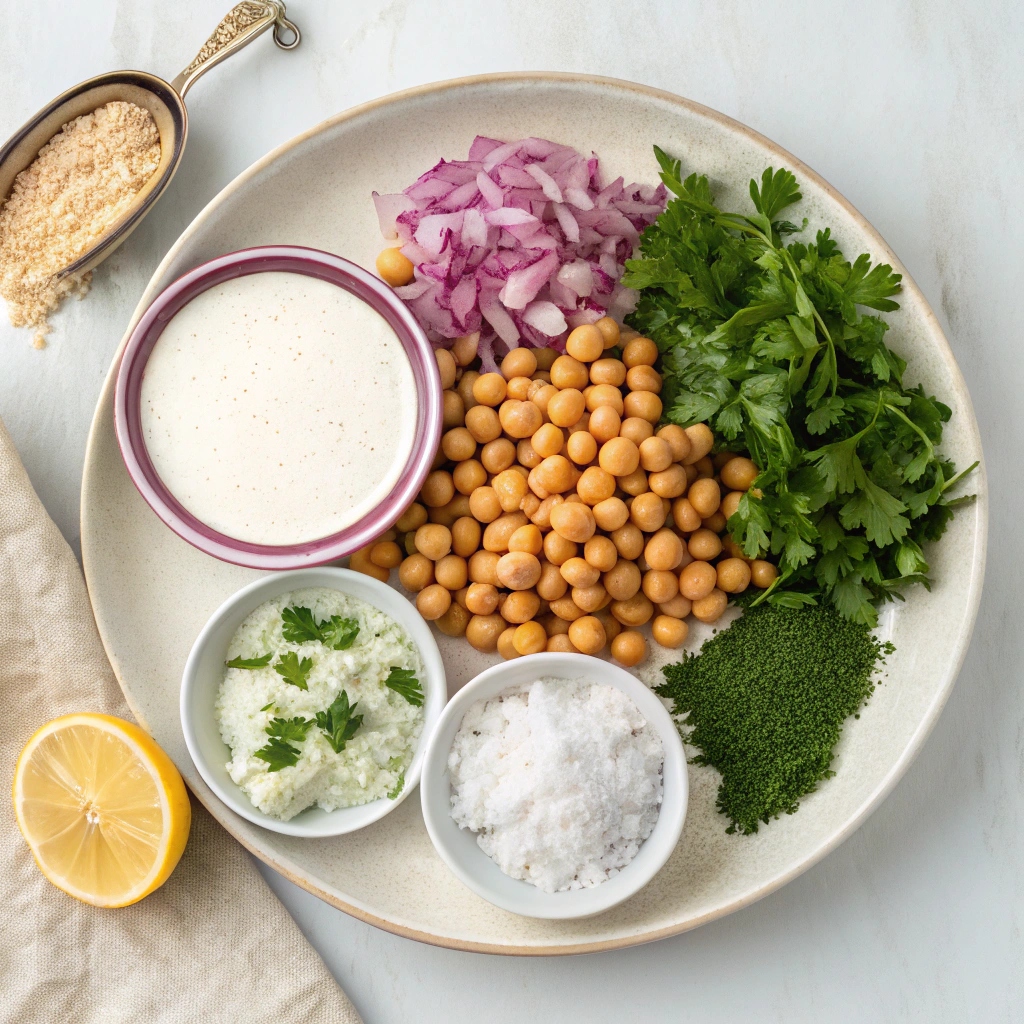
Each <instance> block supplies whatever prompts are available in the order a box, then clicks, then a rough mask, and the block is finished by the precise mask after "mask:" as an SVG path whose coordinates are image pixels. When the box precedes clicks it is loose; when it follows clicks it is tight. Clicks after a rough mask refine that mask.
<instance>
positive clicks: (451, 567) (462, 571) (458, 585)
mask: <svg viewBox="0 0 1024 1024" xmlns="http://www.w3.org/2000/svg"><path fill="white" fill-rule="evenodd" d="M468 574H469V570H468V568H467V565H466V560H465V558H462V557H461V556H460V555H445V556H444V558H439V559H438V560H437V562H436V563H435V565H434V579H435V580H437V582H438V583H440V584H441V586H442V587H444V588H445V589H446V590H461V589H462V588H463V587H464V586H465V585H466V581H467V579H468V578H469V575H468Z"/></svg>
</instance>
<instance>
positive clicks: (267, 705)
mask: <svg viewBox="0 0 1024 1024" xmlns="http://www.w3.org/2000/svg"><path fill="white" fill-rule="evenodd" d="M273 706H274V702H273V701H271V702H270V703H269V704H264V705H263V707H261V708H260V711H269V710H270V709H271V708H272V707H273Z"/></svg>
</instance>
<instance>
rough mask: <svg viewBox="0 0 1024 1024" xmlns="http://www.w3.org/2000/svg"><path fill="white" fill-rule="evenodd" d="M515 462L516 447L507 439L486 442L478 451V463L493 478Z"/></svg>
mask: <svg viewBox="0 0 1024 1024" xmlns="http://www.w3.org/2000/svg"><path fill="white" fill-rule="evenodd" d="M515 461H516V446H515V445H514V444H513V443H512V442H511V441H510V440H509V439H508V438H507V437H499V438H496V439H495V440H494V441H488V442H487V444H485V445H484V446H483V448H481V449H480V462H481V463H482V464H483V467H484V469H486V470H487V472H488V473H492V474H494V475H495V476H496V475H497V474H498V473H501V472H503V471H504V470H506V469H508V468H509V466H511V465H512V464H513V463H514V462H515Z"/></svg>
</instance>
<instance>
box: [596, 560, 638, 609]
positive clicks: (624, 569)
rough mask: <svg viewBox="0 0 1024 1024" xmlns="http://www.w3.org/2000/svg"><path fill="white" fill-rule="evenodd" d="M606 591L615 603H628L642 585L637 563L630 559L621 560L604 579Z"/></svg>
mask: <svg viewBox="0 0 1024 1024" xmlns="http://www.w3.org/2000/svg"><path fill="white" fill-rule="evenodd" d="M602 582H603V583H604V589H605V590H606V591H608V593H609V594H610V595H611V597H612V600H613V601H628V600H629V599H630V598H631V597H633V596H634V595H635V594H636V593H637V592H638V591H639V590H640V585H641V582H642V580H641V576H640V569H639V568H638V567H637V564H636V562H631V561H630V560H629V559H628V558H620V559H619V560H618V561H617V562H616V563H615V565H614V566H613V567H612V568H611V569H610V570H608V572H606V573H605V574H604V577H603V578H602Z"/></svg>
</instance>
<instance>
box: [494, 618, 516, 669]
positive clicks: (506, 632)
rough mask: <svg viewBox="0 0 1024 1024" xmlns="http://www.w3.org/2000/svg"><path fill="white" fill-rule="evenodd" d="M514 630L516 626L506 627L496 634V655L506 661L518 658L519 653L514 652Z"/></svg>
mask: <svg viewBox="0 0 1024 1024" xmlns="http://www.w3.org/2000/svg"><path fill="white" fill-rule="evenodd" d="M516 628H517V627H516V626H508V627H507V628H506V629H503V630H502V631H501V632H500V633H499V634H498V643H497V645H496V646H497V648H498V653H499V654H500V655H501V656H502V657H503V658H504V659H505V660H506V661H511V660H512V659H513V658H518V657H519V652H518V651H517V650H516V645H515V637H516Z"/></svg>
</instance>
